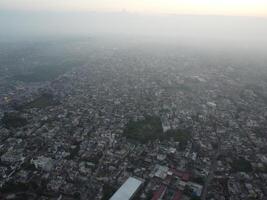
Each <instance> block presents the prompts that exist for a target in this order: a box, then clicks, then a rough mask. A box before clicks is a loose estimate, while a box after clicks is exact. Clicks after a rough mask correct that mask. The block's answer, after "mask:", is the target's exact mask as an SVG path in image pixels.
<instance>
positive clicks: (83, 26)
mask: <svg viewBox="0 0 267 200" xmlns="http://www.w3.org/2000/svg"><path fill="white" fill-rule="evenodd" d="M0 24H1V33H0V36H1V38H2V40H6V39H7V38H16V39H18V38H24V37H28V38H32V37H37V36H48V35H49V36H53V37H55V36H57V37H62V36H70V35H75V36H77V35H78V36H79V35H82V36H92V35H118V36H122V35H124V36H134V37H139V38H141V37H142V38H144V37H146V38H150V39H155V40H158V41H164V40H168V41H171V42H173V41H178V42H185V43H193V44H201V45H205V46H212V45H218V44H223V45H226V46H227V45H229V44H231V45H234V46H239V47H242V48H255V47H257V48H261V49H263V50H264V48H265V46H266V44H267V38H266V35H267V26H266V24H267V19H265V18H252V17H229V16H228V17H226V16H188V15H142V14H133V13H127V12H121V13H96V12H44V11H43V12H29V11H28V12H23V11H20V12H17V11H16V12H13V11H2V12H1V13H0Z"/></svg>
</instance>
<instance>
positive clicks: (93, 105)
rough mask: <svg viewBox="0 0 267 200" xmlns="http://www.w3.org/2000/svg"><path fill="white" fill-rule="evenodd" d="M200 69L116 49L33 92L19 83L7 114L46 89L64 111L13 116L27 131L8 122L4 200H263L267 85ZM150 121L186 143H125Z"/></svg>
mask: <svg viewBox="0 0 267 200" xmlns="http://www.w3.org/2000/svg"><path fill="white" fill-rule="evenodd" d="M167 53H168V52H167ZM173 59H174V60H173ZM163 65H164V66H163ZM165 65H167V66H165ZM203 65H204V64H203ZM203 65H201V64H199V62H198V58H197V57H194V56H192V57H191V56H190V57H189V56H186V55H181V56H180V57H179V56H177V55H172V54H170V55H169V56H166V57H164V56H162V55H161V56H159V55H151V54H148V53H146V52H142V53H141V52H140V53H139V52H135V51H129V52H128V51H126V52H125V51H122V52H120V51H117V50H116V51H115V50H114V51H113V52H112V53H108V54H104V55H102V54H101V58H98V59H96V60H95V61H94V62H90V64H88V65H84V66H81V67H77V68H74V69H73V70H71V71H69V72H68V73H66V74H63V75H61V76H59V77H58V78H57V79H55V80H53V81H50V82H46V83H44V84H33V86H32V90H31V89H30V88H31V86H30V84H28V85H27V84H25V83H22V82H17V83H16V84H17V85H18V86H19V87H12V88H11V89H10V91H8V92H6V93H5V94H6V95H5V96H3V97H4V98H2V97H1V111H0V114H1V117H2V116H3V115H4V113H5V112H13V111H14V107H12V105H14V101H15V104H24V103H26V102H28V103H30V102H31V101H32V100H34V99H35V98H38V97H39V96H40V95H41V94H42V93H43V92H45V93H49V94H52V95H53V97H54V98H55V99H57V100H58V101H59V102H60V104H56V105H50V106H49V105H46V106H44V107H41V108H40V107H35V106H32V108H27V109H21V110H19V111H16V112H18V113H19V114H20V115H22V116H23V117H24V118H25V119H26V120H27V125H25V126H22V127H11V128H6V127H5V125H4V124H1V126H0V132H1V134H0V141H1V142H0V199H1V198H3V199H41V200H46V199H92V200H93V199H95V200H98V199H99V200H100V199H111V200H120V199H124V200H126V199H141V200H142V199H143V200H148V199H149V200H187V199H188V200H190V199H202V200H205V199H209V200H212V199H214V200H215V199H216V200H217V199H218V200H224V199H225V200H227V199H229V200H238V199H244V200H245V199H265V198H266V196H267V193H266V191H267V171H266V170H267V156H266V155H267V154H266V153H267V149H266V130H267V129H266V128H267V123H266V118H267V106H266V102H265V96H264V91H265V90H266V89H265V88H267V87H266V86H267V82H264V81H261V80H254V79H253V81H256V83H254V82H253V83H254V85H255V84H256V85H257V87H253V85H252V86H251V85H250V86H248V83H247V82H246V81H248V80H247V79H246V78H244V77H242V76H241V75H240V76H238V74H239V73H238V70H239V69H238V68H236V69H235V68H234V67H226V66H223V67H216V66H209V65H208V64H207V66H203ZM188 66H190V67H188ZM235 70H236V71H235ZM234 72H236V73H237V75H236V76H234V77H233V76H231V74H233V73H234ZM251 84H252V83H251ZM261 90H263V91H262V92H261V93H260V92H259V91H261ZM27 105H29V104H27ZM145 116H159V117H160V119H161V122H162V126H163V129H164V131H167V130H175V129H181V130H188V132H189V133H190V138H189V140H188V141H186V143H182V142H181V141H176V140H174V139H169V140H168V141H164V140H154V141H149V142H148V143H146V144H142V143H139V142H137V141H130V140H128V139H127V138H125V137H124V136H123V131H124V128H125V126H126V125H127V123H128V122H129V120H142V119H144V117H145Z"/></svg>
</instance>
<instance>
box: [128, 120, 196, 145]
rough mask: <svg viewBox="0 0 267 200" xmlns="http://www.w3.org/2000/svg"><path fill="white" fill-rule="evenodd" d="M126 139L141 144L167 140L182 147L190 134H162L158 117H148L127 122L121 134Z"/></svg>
mask: <svg viewBox="0 0 267 200" xmlns="http://www.w3.org/2000/svg"><path fill="white" fill-rule="evenodd" d="M123 135H124V136H126V137H127V138H128V139H132V140H136V141H139V142H141V143H147V142H148V141H152V140H157V139H158V140H169V139H171V138H172V139H173V140H174V141H178V142H180V144H181V145H182V146H185V145H186V144H187V141H188V140H189V139H190V138H191V134H190V133H189V131H186V130H177V129H176V130H169V131H167V132H165V133H164V132H163V128H162V124H161V120H160V118H159V117H151V116H148V117H146V118H145V119H144V120H140V121H129V123H128V124H127V125H126V128H125V130H124V132H123Z"/></svg>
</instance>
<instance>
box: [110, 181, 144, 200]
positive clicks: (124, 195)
mask: <svg viewBox="0 0 267 200" xmlns="http://www.w3.org/2000/svg"><path fill="white" fill-rule="evenodd" d="M142 183H143V181H141V180H138V179H136V178H133V177H129V178H128V179H127V180H126V181H125V182H124V183H123V185H122V186H121V187H120V188H119V189H118V190H117V191H116V192H115V194H114V195H113V196H112V197H111V198H110V200H130V199H131V198H132V196H133V195H134V194H135V192H136V191H137V190H138V188H139V187H140V186H141V185H142Z"/></svg>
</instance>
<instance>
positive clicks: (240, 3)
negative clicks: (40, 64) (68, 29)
mask: <svg viewBox="0 0 267 200" xmlns="http://www.w3.org/2000/svg"><path fill="white" fill-rule="evenodd" d="M0 9H1V10H5V9H6V10H31V11H32V10H51V11H66V10H67V11H122V10H124V11H129V12H142V13H172V14H204V15H241V16H265V17H267V0H0Z"/></svg>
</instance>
